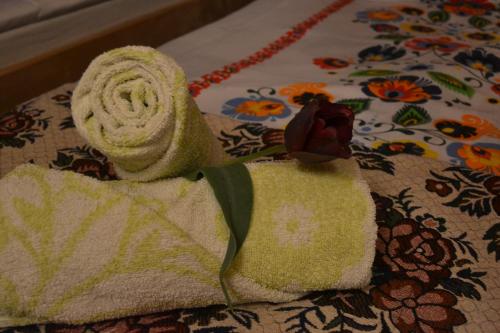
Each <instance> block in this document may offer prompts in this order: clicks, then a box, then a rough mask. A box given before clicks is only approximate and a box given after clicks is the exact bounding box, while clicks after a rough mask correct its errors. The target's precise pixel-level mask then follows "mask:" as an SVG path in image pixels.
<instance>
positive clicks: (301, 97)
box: [279, 82, 334, 107]
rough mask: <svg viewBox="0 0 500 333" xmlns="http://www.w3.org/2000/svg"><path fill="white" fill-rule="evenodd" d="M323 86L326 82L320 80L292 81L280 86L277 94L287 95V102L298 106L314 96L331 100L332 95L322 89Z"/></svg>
mask: <svg viewBox="0 0 500 333" xmlns="http://www.w3.org/2000/svg"><path fill="white" fill-rule="evenodd" d="M324 87H326V83H321V82H304V83H294V84H291V85H289V86H287V87H284V88H281V89H280V91H279V94H280V95H282V96H288V102H289V103H291V104H294V105H296V106H299V107H301V106H303V105H305V104H307V103H308V102H309V101H310V100H311V99H314V98H315V99H327V100H328V101H330V102H332V101H333V99H334V97H333V95H332V94H330V93H328V92H327V91H326V90H324V89H322V88H324Z"/></svg>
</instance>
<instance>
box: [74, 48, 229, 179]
mask: <svg viewBox="0 0 500 333" xmlns="http://www.w3.org/2000/svg"><path fill="white" fill-rule="evenodd" d="M72 114H73V119H74V122H75V125H76V128H77V130H78V131H79V133H80V134H81V135H82V136H83V137H84V138H85V139H86V140H87V141H88V142H89V144H90V145H91V146H93V147H94V148H96V149H98V150H100V151H101V152H102V153H103V154H104V155H106V156H107V157H108V158H109V159H110V160H111V161H112V162H114V165H115V169H116V172H117V174H118V176H119V177H121V178H123V179H130V180H137V181H150V180H154V179H158V178H162V177H175V176H179V175H182V174H184V173H187V172H189V171H192V170H195V169H197V168H199V167H201V166H208V165H215V164H219V163H222V161H223V160H224V152H223V151H222V148H221V147H220V145H219V143H218V142H217V139H216V138H215V136H214V135H213V134H212V132H211V130H210V128H209V127H208V125H207V124H206V122H205V120H204V119H203V116H202V115H201V113H200V111H199V109H198V107H197V105H196V103H195V102H194V100H193V99H192V97H191V95H190V94H189V90H188V88H187V81H186V76H185V74H184V71H183V70H182V69H181V68H180V66H179V65H177V64H176V62H175V61H174V60H173V59H172V58H170V57H168V56H166V55H164V54H162V53H160V52H158V51H156V50H155V49H152V48H149V47H142V46H128V47H123V48H119V49H115V50H111V51H109V52H106V53H104V54H102V55H100V56H99V57H97V58H96V59H94V60H93V61H92V62H91V64H90V65H89V67H88V69H87V70H86V71H85V73H84V74H83V76H82V78H81V80H80V82H79V83H78V85H77V87H76V89H75V91H74V94H73V97H72Z"/></svg>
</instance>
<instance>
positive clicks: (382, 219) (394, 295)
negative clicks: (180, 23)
mask: <svg viewBox="0 0 500 333" xmlns="http://www.w3.org/2000/svg"><path fill="white" fill-rule="evenodd" d="M495 6H498V5H495V4H494V3H493V2H490V1H487V0H484V1H481V0H468V1H466V0H463V1H462V0H460V1H459V0H445V1H439V2H434V1H426V0H421V1H416V0H408V1H397V2H396V1H350V0H335V1H326V0H316V1H308V2H306V1H285V0H277V1H265V0H257V1H254V2H253V3H251V4H250V5H248V6H246V7H245V8H243V9H241V10H239V11H237V12H235V13H233V14H231V15H230V16H228V17H226V18H224V19H222V20H219V21H217V22H215V23H213V24H210V25H208V26H205V27H203V28H201V29H199V30H196V31H194V32H191V33H189V34H187V35H184V36H182V37H180V38H178V39H176V40H173V41H171V42H168V43H167V44H164V45H162V46H160V47H159V50H161V51H162V52H165V53H167V54H169V55H171V56H173V57H174V58H176V59H177V61H178V62H179V63H180V65H181V66H183V67H184V68H185V70H186V72H187V75H188V77H190V78H192V80H191V82H190V91H191V94H192V95H193V96H195V99H196V102H197V103H198V105H199V106H200V109H201V110H202V111H203V112H204V113H205V117H206V119H207V121H208V123H209V125H210V126H211V128H212V129H213V130H214V132H215V133H216V134H217V136H218V138H219V141H220V142H221V144H222V145H223V147H224V149H225V151H226V152H227V153H229V154H231V155H233V156H243V155H246V154H249V153H252V152H255V151H259V150H261V149H263V148H266V147H271V146H273V145H276V144H279V143H282V141H283V128H284V126H286V123H287V122H288V121H289V120H290V119H291V117H293V115H294V114H296V113H297V112H298V111H299V110H300V108H301V107H302V106H303V105H304V104H305V103H306V102H307V101H309V100H310V99H311V98H318V97H320V98H327V99H329V100H330V101H333V102H336V103H341V104H345V105H348V106H349V107H351V108H352V109H353V111H354V112H355V114H356V120H355V127H354V139H353V144H352V145H351V149H352V151H353V156H354V157H355V158H356V160H357V162H358V164H359V166H360V167H361V170H362V173H363V176H364V177H365V179H366V180H367V181H368V183H369V185H370V188H371V191H372V196H373V198H374V200H375V203H376V205H377V216H376V220H377V223H378V225H379V230H378V240H377V248H376V250H377V255H376V259H375V263H374V268H373V278H372V282H371V284H370V286H368V287H366V288H364V289H361V290H345V291H334V290H332V291H325V292H315V293H311V294H309V295H308V296H306V297H304V298H303V299H301V300H298V301H294V302H290V303H286V304H267V303H266V304H262V303H261V304H250V305H239V306H237V307H236V309H235V311H233V312H230V311H228V310H227V309H226V308H225V307H224V306H222V305H221V306H213V307H209V308H202V309H179V310H174V311H169V312H165V313H157V314H147V315H143V316H135V317H127V318H117V319H114V320H109V321H105V322H99V323H89V324H85V325H79V326H68V325H60V324H57V325H56V324H47V325H38V326H29V327H17V328H11V329H7V330H6V331H7V332H14V331H18V332H32V331H35V332H43V331H45V332H111V331H113V332H122V331H123V332H125V331H148V332H153V331H165V332H197V333H208V332H214V333H226V332H227V333H229V332H304V333H309V332H311V333H312V332H439V333H443V332H453V331H454V332H484V333H487V332H488V333H489V332H500V282H499V281H498V278H497V277H498V276H500V265H499V263H498V261H499V260H500V223H499V215H500V142H499V138H500V130H499V126H500V117H499V116H498V110H499V108H498V104H499V102H500V74H499V71H500V60H499V58H498V54H499V52H498V48H499V44H498V43H499V40H500V36H499V34H498V22H499V21H498V20H499V16H498V12H497V11H495V8H496V7H495ZM74 86H75V84H74V83H68V84H66V85H63V86H61V87H59V88H57V89H55V90H52V91H49V92H47V93H45V94H43V95H41V96H40V97H37V98H35V99H33V100H30V101H28V102H26V103H23V104H20V105H19V106H18V107H17V108H16V109H15V110H14V111H12V112H9V113H5V114H2V115H0V175H5V174H6V173H7V172H9V171H10V170H12V169H13V168H14V167H15V166H17V165H19V164H21V163H35V164H38V165H42V166H45V167H50V168H54V169H60V170H72V171H75V172H80V173H83V174H86V175H88V176H91V177H95V178H98V179H102V180H111V179H116V175H115V173H114V171H113V167H112V165H111V164H110V163H109V162H108V161H107V160H106V158H105V157H104V156H103V155H101V154H100V153H99V152H97V151H95V150H94V149H91V148H90V147H88V146H86V145H85V143H84V141H83V140H82V139H81V138H80V137H79V136H78V135H77V133H76V131H75V128H74V124H73V122H72V118H71V116H70V107H71V105H70V98H71V92H72V89H73V88H74ZM272 158H273V159H283V158H286V156H284V155H277V156H274V157H272ZM0 286H1V285H0Z"/></svg>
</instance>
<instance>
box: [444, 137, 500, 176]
mask: <svg viewBox="0 0 500 333" xmlns="http://www.w3.org/2000/svg"><path fill="white" fill-rule="evenodd" d="M446 150H447V152H448V155H450V156H451V157H455V158H457V159H459V161H460V162H461V164H462V165H465V166H467V167H468V168H471V169H474V170H480V171H486V172H490V173H493V174H495V175H497V176H500V145H498V144H494V143H481V142H479V143H475V144H472V145H468V144H464V143H461V142H460V143H459V142H455V143H452V144H450V145H449V146H448V148H447V149H446Z"/></svg>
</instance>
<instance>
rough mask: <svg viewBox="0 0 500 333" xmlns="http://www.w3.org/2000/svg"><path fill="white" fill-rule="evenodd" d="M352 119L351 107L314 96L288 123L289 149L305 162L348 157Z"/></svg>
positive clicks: (287, 145)
mask: <svg viewBox="0 0 500 333" xmlns="http://www.w3.org/2000/svg"><path fill="white" fill-rule="evenodd" d="M353 122H354V113H353V112H352V111H351V109H350V108H349V107H347V106H345V105H342V104H335V103H330V102H329V101H327V100H326V99H313V100H311V101H310V102H308V103H307V104H306V105H305V106H304V107H303V108H302V110H300V112H299V113H298V114H297V115H296V116H295V117H294V118H293V119H292V120H291V121H290V123H289V124H288V126H287V127H286V129H285V146H286V150H287V151H288V153H289V154H290V156H291V157H293V158H296V159H298V160H300V161H302V162H305V163H319V162H326V161H331V160H333V159H336V158H349V157H351V149H350V148H349V142H350V141H351V139H352V127H353Z"/></svg>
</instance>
